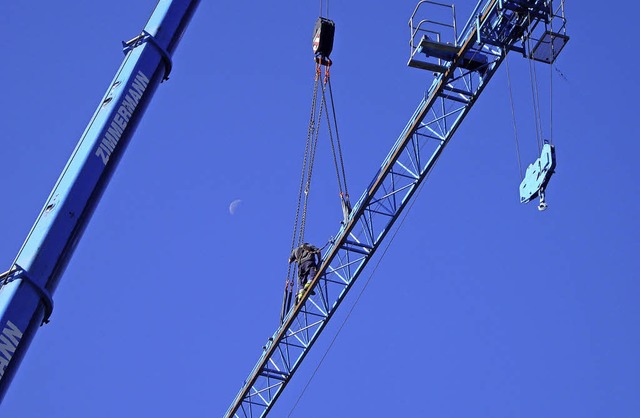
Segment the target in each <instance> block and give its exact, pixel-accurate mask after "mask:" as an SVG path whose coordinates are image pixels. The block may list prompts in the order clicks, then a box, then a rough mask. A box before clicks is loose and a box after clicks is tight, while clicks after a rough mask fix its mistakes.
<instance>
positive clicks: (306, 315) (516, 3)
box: [224, 0, 551, 418]
mask: <svg viewBox="0 0 640 418" xmlns="http://www.w3.org/2000/svg"><path fill="white" fill-rule="evenodd" d="M421 3H427V2H424V1H423V2H421ZM430 3H433V2H430ZM480 4H482V6H480ZM542 4H547V5H549V6H550V1H549V0H544V1H543V0H513V1H510V0H482V1H480V3H479V5H478V7H476V11H479V12H478V15H477V16H476V23H475V24H468V25H467V26H466V27H465V29H464V31H463V32H464V33H463V35H462V37H461V38H459V39H461V40H462V41H461V42H459V43H458V46H459V48H460V49H459V51H460V53H459V54H456V55H455V56H454V57H453V58H452V60H451V61H449V62H443V63H442V67H443V68H442V72H439V73H438V74H437V75H436V77H435V79H434V80H433V82H432V84H431V87H430V88H429V92H428V95H427V96H426V97H425V98H424V99H423V100H422V101H421V102H420V104H419V105H418V108H417V109H416V111H415V112H414V114H413V116H412V117H411V119H410V120H409V122H408V123H407V125H406V127H405V128H404V130H403V131H402V133H401V134H400V136H399V137H398V139H397V141H396V142H395V144H394V145H393V147H392V149H391V151H390V153H389V155H388V156H387V158H386V159H385V160H384V161H383V163H382V165H381V167H380V169H379V170H378V172H377V173H376V175H375V176H374V178H373V180H372V182H371V183H370V185H369V187H367V189H366V190H365V191H364V193H363V194H362V196H361V197H360V199H359V200H358V202H357V203H356V204H355V205H354V206H353V210H352V211H351V213H350V216H349V218H348V220H347V222H345V223H344V224H343V225H342V226H341V227H340V229H339V230H338V233H337V234H336V238H335V240H334V242H333V243H332V244H331V245H330V246H329V247H328V248H327V250H326V251H325V253H324V254H323V257H322V263H321V265H320V268H319V270H318V272H317V274H316V277H315V278H313V280H312V282H311V287H310V289H313V290H314V291H315V295H312V294H311V292H310V291H309V290H308V291H307V293H306V294H305V295H304V296H303V298H302V301H301V302H300V303H299V304H297V305H296V306H295V307H293V308H292V309H291V310H290V311H289V312H288V314H287V315H286V316H285V318H284V321H283V323H282V325H281V326H280V327H279V328H278V329H277V330H276V331H275V333H274V334H273V336H272V337H270V338H269V339H268V341H267V344H265V346H264V347H263V351H262V354H261V356H260V358H259V359H258V362H257V363H256V365H255V367H254V368H253V370H252V371H251V372H250V374H249V377H247V379H246V380H245V383H244V385H243V386H242V388H241V389H240V391H239V392H238V394H237V396H236V397H235V399H234V400H233V403H232V404H231V406H230V407H229V409H228V410H227V412H226V413H225V415H224V416H225V417H226V418H231V417H258V416H260V417H263V416H266V415H267V414H268V413H269V411H270V410H271V408H272V407H273V405H274V403H275V402H276V400H277V399H278V397H279V396H280V394H281V393H282V391H283V389H284V388H285V387H286V385H287V383H288V382H289V381H290V380H291V378H292V376H293V374H294V373H295V372H296V370H297V369H298V367H299V366H300V364H301V363H302V361H303V360H304V358H305V356H306V355H307V354H308V352H309V350H310V348H311V347H312V346H313V343H314V342H315V341H316V340H317V338H318V337H319V335H320V334H321V332H322V330H323V329H324V327H325V326H326V324H327V323H328V321H329V319H331V317H332V316H333V314H334V312H335V311H336V309H337V308H338V306H339V305H340V303H341V302H342V301H343V300H344V297H345V296H346V294H347V293H348V291H349V290H350V289H351V287H352V286H353V284H354V282H355V281H356V279H357V278H358V277H359V276H360V273H362V271H363V270H364V268H365V267H366V265H367V263H368V262H369V260H371V258H372V256H373V255H374V253H375V252H376V250H377V249H378V247H379V245H380V243H381V242H382V241H383V240H384V238H385V236H386V235H387V233H388V232H389V231H390V230H391V228H392V227H393V224H394V222H395V221H396V220H397V219H398V217H399V216H400V214H401V212H402V210H403V209H404V208H405V207H406V205H407V204H408V203H409V201H410V200H411V198H412V196H413V195H414V193H415V192H416V191H417V189H418V187H419V186H420V184H421V183H422V182H423V181H424V180H425V179H426V177H427V176H428V175H429V173H430V172H431V170H432V168H433V167H434V166H435V163H436V161H437V159H438V157H439V156H440V154H441V153H442V151H443V150H444V148H445V146H446V145H447V144H448V143H449V140H450V139H451V138H452V136H453V134H454V133H455V131H456V129H457V128H458V127H459V126H460V123H461V122H462V120H463V119H464V117H465V116H466V115H467V113H468V112H469V110H470V109H471V107H472V106H473V104H474V103H475V101H476V100H477V98H478V96H479V95H480V93H481V92H482V91H483V89H484V87H485V86H486V85H487V83H488V82H489V80H490V79H491V77H492V76H493V75H494V74H495V72H496V70H497V69H498V67H499V65H500V63H501V62H502V60H503V59H504V58H505V57H506V54H507V52H508V51H510V50H512V49H513V48H512V46H513V45H512V44H511V43H512V42H516V41H517V38H516V37H514V36H512V34H511V32H510V31H513V33H525V32H527V31H525V30H524V29H523V27H525V28H528V29H531V27H532V26H533V27H535V25H537V23H538V22H539V21H538V20H536V18H534V19H532V20H528V19H527V16H528V13H526V11H527V8H528V7H531V8H535V10H538V8H539V7H540V5H542ZM506 6H509V8H507V7H506ZM514 7H519V8H521V9H520V10H521V13H519V16H520V19H512V18H511V12H512V9H513V8H514ZM522 8H524V10H523V9H522ZM545 10H551V8H550V7H548V8H546V9H545ZM522 11H524V13H522ZM505 13H507V14H508V15H509V16H510V17H509V24H510V25H511V26H509V27H505V26H502V25H501V24H500V22H501V21H503V20H504V19H505V16H504V14H505ZM491 28H493V30H500V31H501V32H500V33H499V34H498V33H494V32H493V30H492V29H491ZM480 32H481V33H480ZM412 33H414V31H412ZM485 40H490V42H485ZM501 40H505V42H507V43H504V44H500V42H501ZM494 41H495V42H494ZM494 43H497V44H498V45H494ZM415 47H416V48H417V47H418V46H415ZM469 54H472V55H482V56H483V57H484V58H486V64H485V65H482V66H479V67H475V66H471V67H470V66H468V65H467V66H465V65H464V64H465V63H464V62H463V61H464V60H465V59H467V58H466V57H469ZM412 57H414V51H412ZM484 58H483V60H484ZM412 61H415V60H414V59H411V60H410V65H411V62H412ZM437 65H440V64H437ZM416 66H417V67H419V68H422V67H420V65H416Z"/></svg>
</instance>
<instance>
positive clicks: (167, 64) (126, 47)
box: [122, 30, 173, 81]
mask: <svg viewBox="0 0 640 418" xmlns="http://www.w3.org/2000/svg"><path fill="white" fill-rule="evenodd" d="M145 42H149V43H150V44H151V45H153V46H154V47H156V49H157V50H158V52H160V55H161V56H162V61H164V77H163V78H162V81H164V80H168V79H169V74H170V73H171V69H172V68H173V61H172V60H171V56H170V55H169V53H168V52H167V51H166V50H165V49H164V48H163V47H162V46H160V44H159V43H158V41H157V40H156V38H154V37H153V35H151V34H150V33H149V32H147V31H146V30H143V31H142V33H141V34H140V35H138V36H136V37H135V38H133V39H131V40H130V41H127V42H124V41H122V51H123V52H124V53H125V54H126V53H128V52H129V51H131V50H133V49H135V48H137V47H138V46H140V45H142V44H144V43H145Z"/></svg>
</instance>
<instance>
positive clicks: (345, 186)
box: [328, 79, 349, 196]
mask: <svg viewBox="0 0 640 418" xmlns="http://www.w3.org/2000/svg"><path fill="white" fill-rule="evenodd" d="M328 84H329V98H330V99H331V112H332V114H333V123H334V125H335V127H336V142H337V145H338V157H339V159H340V170H341V171H342V182H343V183H344V193H345V194H346V195H347V196H348V195H349V190H347V175H346V172H345V169H344V159H343V158H342V146H341V145H340V134H339V133H338V118H337V117H336V107H335V102H334V101H333V90H332V89H331V79H328ZM334 159H335V152H334Z"/></svg>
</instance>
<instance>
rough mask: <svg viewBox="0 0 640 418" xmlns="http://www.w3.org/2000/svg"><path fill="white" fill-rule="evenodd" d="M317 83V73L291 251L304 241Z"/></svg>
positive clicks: (289, 270) (289, 269)
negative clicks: (302, 224) (304, 199)
mask: <svg viewBox="0 0 640 418" xmlns="http://www.w3.org/2000/svg"><path fill="white" fill-rule="evenodd" d="M319 82H320V78H319V77H318V76H317V72H316V78H315V81H314V86H313V99H312V101H311V115H310V117H309V129H308V131H307V141H306V144H305V150H304V157H303V160H302V174H301V175H300V188H299V190H298V203H297V205H296V217H295V221H294V224H293V236H292V237H291V251H293V249H294V248H296V246H297V245H296V243H297V244H300V243H301V242H300V240H301V239H304V232H302V231H301V228H300V232H301V237H298V233H299V226H300V223H299V220H300V209H301V208H302V196H303V194H304V191H305V183H306V182H305V180H306V176H305V173H306V172H307V170H308V167H307V166H308V163H309V155H310V152H309V151H310V147H311V143H312V139H313V131H314V125H315V114H316V103H317V96H318V85H319ZM305 208H306V205H305ZM303 217H306V214H303ZM290 277H291V264H289V268H288V270H287V280H288V279H289V278H290Z"/></svg>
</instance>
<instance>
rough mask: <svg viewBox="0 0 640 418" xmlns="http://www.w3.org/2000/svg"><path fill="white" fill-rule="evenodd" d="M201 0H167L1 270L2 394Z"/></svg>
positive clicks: (130, 47) (129, 51)
mask: <svg viewBox="0 0 640 418" xmlns="http://www.w3.org/2000/svg"><path fill="white" fill-rule="evenodd" d="M198 3H199V0H173V1H172V0H160V1H159V2H158V4H157V6H156V8H155V10H154V11H153V13H152V15H151V17H150V19H149V21H148V22H147V24H146V26H145V28H144V32H143V34H142V35H141V36H139V37H137V38H134V39H133V40H132V41H130V42H129V43H127V48H126V51H125V53H126V56H125V59H124V61H123V63H122V65H121V66H120V69H119V70H118V72H117V74H116V76H115V78H114V79H113V81H112V82H111V84H110V85H109V88H108V90H107V93H106V94H105V96H104V97H103V98H102V100H101V102H100V105H99V106H98V109H97V110H96V112H95V113H94V115H93V117H92V118H91V121H90V122H89V125H88V126H87V128H86V129H85V131H84V133H83V134H82V137H81V138H80V141H79V142H78V144H77V146H76V148H75V150H74V151H73V153H72V155H71V157H70V158H69V161H68V162H67V164H66V166H65V167H64V170H63V171H62V174H61V175H60V178H59V179H58V181H57V183H56V185H55V186H54V188H53V191H52V192H51V194H50V195H49V198H48V199H47V201H46V203H45V206H44V208H43V209H42V211H41V212H40V215H39V216H38V218H37V220H36V222H35V224H34V225H33V227H32V229H31V231H30V232H29V235H28V236H27V239H26V240H25V242H24V244H23V245H22V248H21V249H20V251H19V253H18V255H17V257H16V259H15V260H14V262H13V265H12V267H11V269H10V270H9V272H7V273H5V274H3V275H0V286H1V287H0V399H2V398H4V395H5V393H6V391H7V389H8V386H9V384H10V382H11V380H12V378H13V376H14V374H15V373H16V370H17V368H18V366H19V364H20V361H21V360H22V358H23V356H24V354H25V352H26V350H27V348H28V346H29V344H30V342H31V340H32V339H33V337H34V335H35V332H36V330H37V329H38V327H39V326H40V325H41V324H42V323H43V322H46V320H47V319H48V316H49V315H50V313H51V312H50V311H51V309H52V308H53V302H52V300H51V295H52V294H53V292H54V291H55V289H56V287H57V285H58V282H59V280H60V277H61V275H62V273H63V272H64V269H65V267H66V266H67V263H68V262H69V259H70V257H71V255H72V254H73V250H74V249H75V247H76V245H77V243H78V241H79V239H80V237H81V236H82V233H83V231H84V229H85V228H86V226H87V224H88V222H89V219H90V218H91V215H92V213H93V211H94V209H95V207H96V205H97V204H98V201H99V200H100V197H101V196H102V193H103V191H104V189H105V187H106V186H107V183H108V182H109V179H110V177H111V175H112V174H113V172H114V170H115V168H116V166H117V164H118V162H119V160H120V158H121V157H122V154H123V153H124V151H125V149H126V147H127V145H128V143H129V141H130V139H131V137H132V135H133V133H134V131H135V128H136V126H137V125H138V122H139V121H140V119H141V117H142V115H143V113H144V110H145V109H146V107H147V105H148V104H149V101H150V100H151V97H152V96H153V93H154V92H155V90H156V88H157V86H158V85H159V84H160V82H161V81H162V80H163V78H165V76H166V75H168V71H170V69H171V55H172V54H173V52H174V51H175V49H176V47H177V45H178V42H179V41H180V39H181V37H182V34H183V32H184V31H185V29H186V27H187V25H188V24H189V21H190V19H191V17H192V15H193V13H194V12H195V9H196V7H197V6H198Z"/></svg>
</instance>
